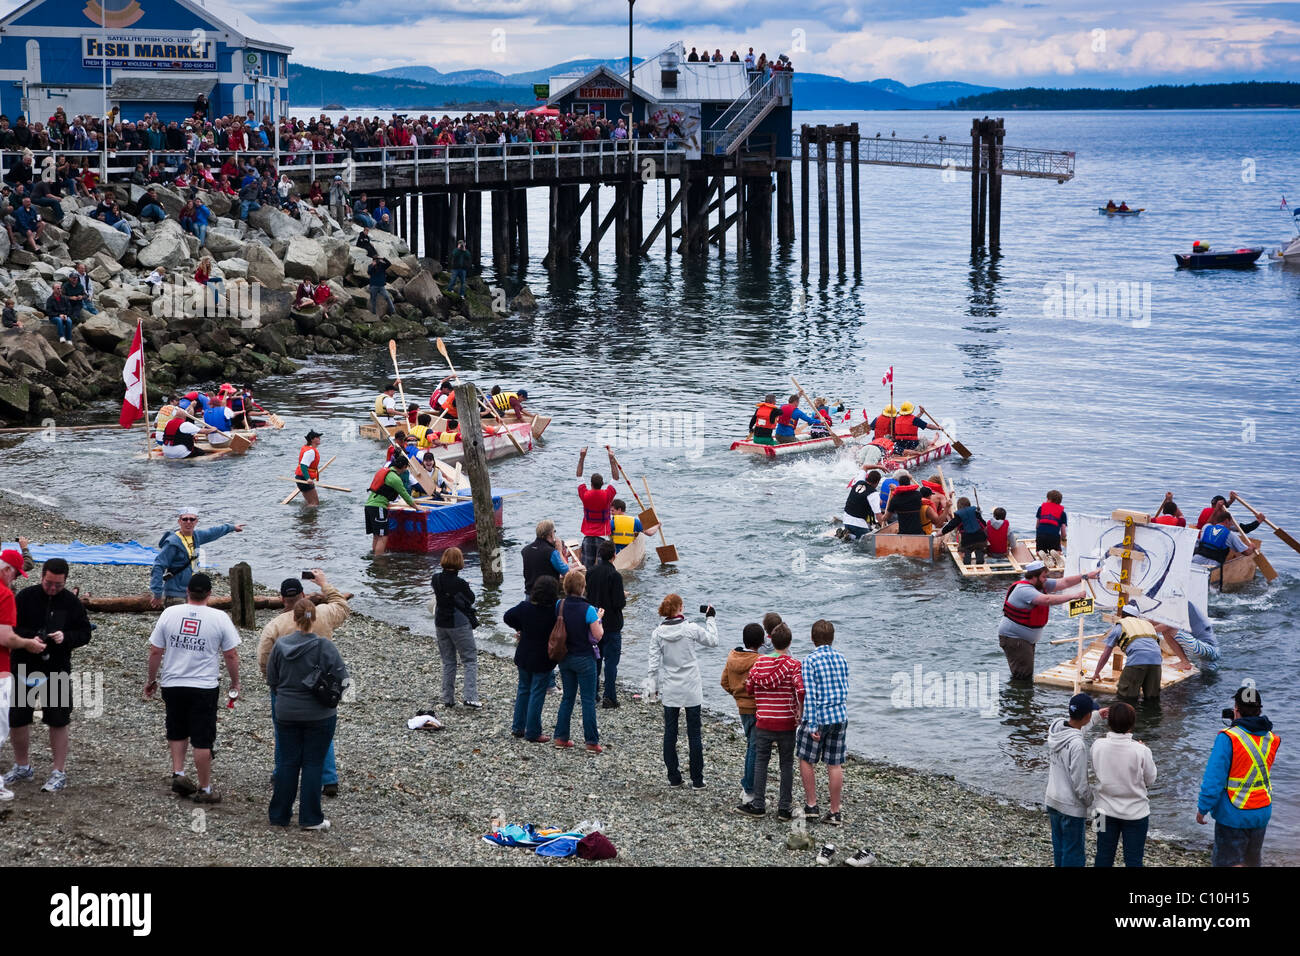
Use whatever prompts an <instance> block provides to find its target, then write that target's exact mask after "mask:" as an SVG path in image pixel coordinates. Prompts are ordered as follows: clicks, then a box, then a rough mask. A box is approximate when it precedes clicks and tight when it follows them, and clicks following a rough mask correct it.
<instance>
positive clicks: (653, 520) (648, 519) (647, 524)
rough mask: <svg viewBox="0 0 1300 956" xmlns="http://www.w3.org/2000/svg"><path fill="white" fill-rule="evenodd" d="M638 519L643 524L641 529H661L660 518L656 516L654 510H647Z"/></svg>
mask: <svg viewBox="0 0 1300 956" xmlns="http://www.w3.org/2000/svg"><path fill="white" fill-rule="evenodd" d="M636 517H637V520H638V521H640V522H641V527H642V528H643V529H645V530H646V531H650V530H651V529H653V528H657V527H659V516H658V515H657V514H655V510H654V509H653V508H646V509H645V510H644V511H642V512H641V513H640V514H639V515H637V516H636Z"/></svg>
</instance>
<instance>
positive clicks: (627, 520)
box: [610, 515, 636, 548]
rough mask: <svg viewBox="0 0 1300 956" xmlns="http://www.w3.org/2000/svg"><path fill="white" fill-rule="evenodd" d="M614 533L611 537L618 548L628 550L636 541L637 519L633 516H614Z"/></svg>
mask: <svg viewBox="0 0 1300 956" xmlns="http://www.w3.org/2000/svg"><path fill="white" fill-rule="evenodd" d="M611 520H612V522H613V525H614V533H613V534H611V535H610V538H611V539H612V540H613V542H614V544H615V546H616V547H619V548H626V547H627V546H628V545H629V544H631V543H632V542H633V541H635V540H636V519H635V518H633V517H632V516H631V515H614V517H613V518H612V519H611Z"/></svg>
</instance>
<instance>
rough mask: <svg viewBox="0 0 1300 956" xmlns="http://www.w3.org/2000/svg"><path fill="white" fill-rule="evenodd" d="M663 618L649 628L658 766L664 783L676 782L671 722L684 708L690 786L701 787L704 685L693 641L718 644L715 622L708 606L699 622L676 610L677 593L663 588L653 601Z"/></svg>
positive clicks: (675, 723) (679, 777) (679, 606)
mask: <svg viewBox="0 0 1300 956" xmlns="http://www.w3.org/2000/svg"><path fill="white" fill-rule="evenodd" d="M659 616H660V617H662V618H663V619H664V620H663V623H662V624H660V625H659V626H658V627H656V628H655V629H654V631H653V632H652V633H651V634H650V693H651V694H654V693H655V692H656V691H658V693H659V699H660V702H661V703H662V704H663V707H664V766H665V767H666V768H667V769H668V783H669V784H670V785H671V786H674V787H680V786H681V785H682V771H681V765H680V764H679V763H678V761H677V728H678V723H679V720H680V717H681V712H682V710H683V709H685V710H686V740H687V749H688V751H689V755H690V756H689V758H688V759H689V761H690V762H689V769H690V774H691V786H692V787H693V788H694V789H696V790H703V789H704V739H703V737H702V735H701V734H700V707H701V706H702V705H703V703H704V688H703V686H702V685H701V683H700V664H699V661H698V660H696V658H695V645H696V644H699V645H700V646H701V647H717V646H718V622H717V620H716V619H715V618H714V612H713V607H712V606H710V607H709V609H708V610H707V611H705V614H704V626H703V627H700V625H698V624H695V623H693V622H691V621H688V620H686V618H685V617H683V616H682V598H681V595H680V594H669V595H668V596H667V597H665V598H664V599H663V601H662V603H660V605H659Z"/></svg>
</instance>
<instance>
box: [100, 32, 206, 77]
mask: <svg viewBox="0 0 1300 956" xmlns="http://www.w3.org/2000/svg"><path fill="white" fill-rule="evenodd" d="M105 59H107V61H108V64H107V65H108V66H110V67H115V68H118V69H127V70H182V71H185V72H192V71H202V72H214V73H215V72H216V69H217V44H216V41H215V40H207V39H199V40H196V39H195V37H194V36H193V35H192V34H189V33H119V34H114V33H110V34H108V35H107V36H103V35H101V34H95V35H92V36H82V38H81V65H82V67H84V68H87V69H90V68H94V69H99V68H100V67H102V66H103V65H104V61H105Z"/></svg>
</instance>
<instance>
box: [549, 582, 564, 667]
mask: <svg viewBox="0 0 1300 956" xmlns="http://www.w3.org/2000/svg"><path fill="white" fill-rule="evenodd" d="M568 653H569V632H568V631H567V630H566V629H565V627H564V599H563V598H561V599H560V610H559V612H558V613H557V614H556V615H555V624H554V625H552V627H551V636H550V637H549V638H547V640H546V656H547V657H549V658H550V659H551V660H553V661H555V663H557V664H558V663H560V661H562V660H564V656H565V655H566V654H568Z"/></svg>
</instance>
